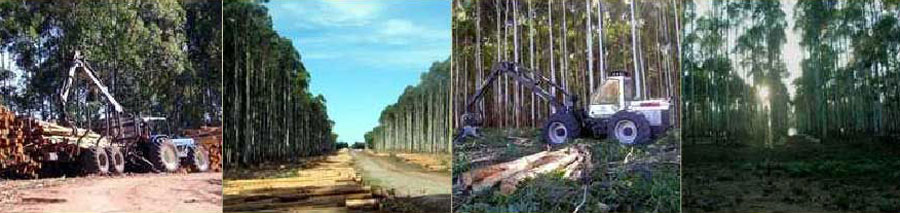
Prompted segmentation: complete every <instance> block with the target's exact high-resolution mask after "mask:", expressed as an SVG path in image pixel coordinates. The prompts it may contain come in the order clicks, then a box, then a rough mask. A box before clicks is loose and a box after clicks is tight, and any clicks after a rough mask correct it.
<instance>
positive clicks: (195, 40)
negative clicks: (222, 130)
mask: <svg viewBox="0 0 900 213" xmlns="http://www.w3.org/2000/svg"><path fill="white" fill-rule="evenodd" d="M221 7H222V4H221V2H216V1H211V2H204V1H190V2H181V1H174V0H171V1H169V0H162V1H2V2H0V62H2V63H0V82H2V83H0V84H2V85H0V86H2V88H0V93H2V96H3V99H2V102H3V104H4V105H6V106H8V107H10V108H11V109H13V110H14V111H17V112H18V113H20V114H22V115H34V116H38V117H40V118H43V119H48V120H50V119H58V116H59V115H60V114H61V113H60V112H61V111H62V109H59V108H60V107H59V106H60V105H58V104H57V103H59V102H58V96H57V93H58V90H59V88H60V85H62V82H63V80H64V78H65V75H66V74H67V71H68V69H69V66H70V65H71V62H72V57H73V55H74V52H75V51H81V52H82V54H83V55H84V56H85V60H86V61H88V62H89V63H90V65H91V66H92V67H93V68H94V69H95V70H94V71H95V72H96V74H97V75H98V77H99V78H100V80H101V81H102V82H103V83H104V84H105V85H106V86H107V87H109V89H110V92H111V93H112V94H113V96H114V97H115V98H117V99H118V101H119V102H120V103H121V104H122V105H123V106H124V108H125V111H126V112H129V113H134V114H136V115H138V114H140V115H143V116H165V117H167V118H168V119H169V121H170V122H171V123H172V124H173V127H177V128H176V130H177V129H179V128H197V127H198V126H201V125H220V122H221V120H222V102H221V100H222V96H223V93H222V83H221V82H222V67H221V65H220V64H221V55H222V49H221V41H222V37H221V32H222V31H221V29H222V25H221V19H220V18H219V17H220V16H221ZM7 59H9V60H7ZM79 75H81V74H79ZM75 85H76V87H74V89H73V92H74V94H75V95H73V96H74V98H75V99H74V101H71V102H70V103H76V104H69V105H68V107H67V109H66V110H69V111H70V112H71V113H73V115H74V121H75V122H76V123H77V124H78V125H80V124H84V123H85V122H89V121H91V120H94V119H97V118H99V116H100V114H101V113H100V109H101V108H106V107H105V105H106V104H107V102H106V101H105V100H104V98H103V97H102V94H100V93H99V92H98V91H97V89H96V87H93V86H92V85H91V83H90V82H89V80H87V79H86V78H80V79H79V80H76V83H75ZM106 109H109V108H106Z"/></svg>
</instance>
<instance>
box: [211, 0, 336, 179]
mask: <svg viewBox="0 0 900 213" xmlns="http://www.w3.org/2000/svg"><path fill="white" fill-rule="evenodd" d="M266 10H267V9H266V8H265V7H264V6H263V5H261V4H260V3H256V2H247V1H228V2H226V3H225V4H224V20H225V29H226V30H227V33H225V34H224V37H225V39H224V40H225V42H224V43H225V55H224V59H225V60H224V67H225V69H224V70H225V72H224V74H225V78H224V83H225V85H230V86H229V87H228V90H227V91H226V92H227V93H228V94H231V95H229V96H227V97H226V98H225V105H226V107H225V110H226V112H225V113H226V117H228V118H229V119H226V123H225V128H226V131H225V132H226V133H225V159H226V160H227V161H226V165H227V166H228V167H232V168H238V167H244V166H249V165H257V164H260V163H264V162H290V161H295V160H298V159H300V158H302V157H306V156H314V155H322V154H328V153H330V152H331V151H333V150H334V144H335V140H336V139H337V135H335V134H334V133H332V131H331V128H332V126H333V125H334V122H332V121H331V120H330V119H329V118H328V114H327V113H326V107H325V98H324V97H323V96H322V95H317V96H313V95H312V94H310V92H309V81H310V77H309V73H308V72H307V71H306V68H305V67H304V66H303V63H302V62H301V57H300V53H298V52H297V50H296V49H294V47H293V45H292V44H291V40H290V39H287V38H284V37H281V36H279V35H278V33H277V32H275V30H274V29H273V28H272V20H271V18H270V17H269V15H268V14H267V13H266Z"/></svg>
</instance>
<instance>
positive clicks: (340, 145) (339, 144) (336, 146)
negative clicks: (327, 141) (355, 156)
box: [334, 142, 350, 149]
mask: <svg viewBox="0 0 900 213" xmlns="http://www.w3.org/2000/svg"><path fill="white" fill-rule="evenodd" d="M348 147H350V145H349V144H347V142H337V143H335V144H334V149H344V148H348Z"/></svg>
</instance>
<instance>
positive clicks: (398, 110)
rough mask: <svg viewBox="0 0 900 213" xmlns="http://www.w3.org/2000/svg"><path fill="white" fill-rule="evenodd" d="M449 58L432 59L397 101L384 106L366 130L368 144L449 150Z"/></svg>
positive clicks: (394, 149)
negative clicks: (379, 114)
mask: <svg viewBox="0 0 900 213" xmlns="http://www.w3.org/2000/svg"><path fill="white" fill-rule="evenodd" d="M449 74H450V61H449V60H445V61H443V62H435V63H434V64H432V65H431V68H429V69H428V72H425V73H423V74H422V75H421V76H420V79H421V80H420V83H419V84H418V85H415V86H407V87H406V89H405V90H404V91H403V94H401V95H400V97H399V98H398V99H397V102H396V103H394V104H391V105H388V106H387V107H385V109H384V110H382V111H381V116H380V117H379V119H378V126H375V128H373V129H372V130H371V131H369V132H366V134H365V140H366V144H367V145H368V147H370V148H371V149H373V150H375V151H377V152H424V153H448V152H450V148H449V147H450V139H449V137H450V133H449V126H448V125H449V122H450V118H449V116H448V114H449V112H450V104H449V103H450V97H449V94H450V93H449V91H450V87H449V85H448V84H449V79H450V76H449Z"/></svg>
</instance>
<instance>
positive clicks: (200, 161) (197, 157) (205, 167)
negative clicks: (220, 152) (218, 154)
mask: <svg viewBox="0 0 900 213" xmlns="http://www.w3.org/2000/svg"><path fill="white" fill-rule="evenodd" d="M187 159H188V165H190V167H191V170H192V171H194V172H206V171H209V152H207V151H206V149H204V148H203V147H202V146H199V145H198V146H195V147H194V148H193V149H191V150H190V151H188V158H187Z"/></svg>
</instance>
